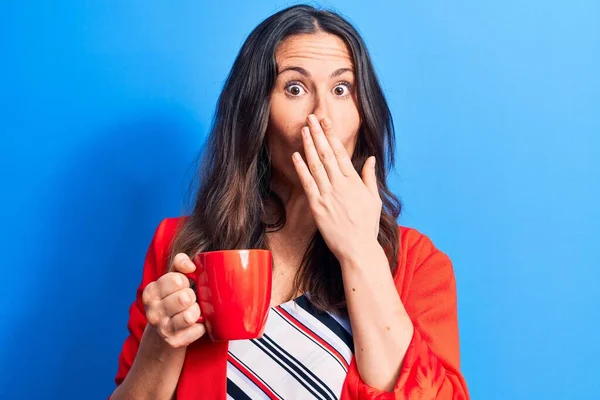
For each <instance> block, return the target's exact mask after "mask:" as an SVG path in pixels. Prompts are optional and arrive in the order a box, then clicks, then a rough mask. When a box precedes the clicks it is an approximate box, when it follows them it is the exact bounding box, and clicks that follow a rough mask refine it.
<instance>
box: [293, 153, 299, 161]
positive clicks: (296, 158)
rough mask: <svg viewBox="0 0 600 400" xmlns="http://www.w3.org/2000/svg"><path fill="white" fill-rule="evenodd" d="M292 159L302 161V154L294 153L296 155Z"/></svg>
mask: <svg viewBox="0 0 600 400" xmlns="http://www.w3.org/2000/svg"><path fill="white" fill-rule="evenodd" d="M292 157H293V158H294V160H296V161H300V154H298V153H294V155H293V156H292Z"/></svg>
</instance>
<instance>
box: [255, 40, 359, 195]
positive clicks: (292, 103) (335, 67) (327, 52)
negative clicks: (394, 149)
mask: <svg viewBox="0 0 600 400" xmlns="http://www.w3.org/2000/svg"><path fill="white" fill-rule="evenodd" d="M275 58H276V61H277V73H278V75H277V81H276V83H275V87H274V89H273V91H272V93H271V112H270V116H269V125H268V128H267V134H266V140H267V146H268V148H269V150H270V153H271V160H272V168H273V170H274V172H275V174H276V175H279V176H281V177H282V178H283V179H285V180H286V181H288V182H290V183H291V184H293V185H299V184H300V182H299V180H298V177H297V174H296V171H295V169H294V165H293V163H292V154H293V153H294V152H295V151H298V152H300V154H302V156H303V157H304V149H303V146H302V136H301V129H302V127H304V126H306V125H307V117H308V116H309V115H310V114H315V115H316V116H317V118H319V120H321V119H322V118H325V117H329V118H330V119H331V121H332V126H333V129H334V131H335V134H336V135H337V137H338V138H339V139H340V140H341V141H342V143H343V144H344V146H345V147H346V150H347V151H348V154H350V156H351V155H352V153H353V151H354V147H355V144H356V138H357V135H358V131H359V127H360V123H361V120H360V116H359V112H358V102H357V96H356V89H355V82H356V81H355V76H354V63H353V59H352V55H351V53H350V51H349V49H348V47H347V46H346V44H345V42H344V41H343V40H342V39H340V38H339V37H337V36H335V35H331V34H327V33H318V34H306V35H296V36H290V37H288V38H286V39H285V40H284V41H282V43H281V44H280V45H279V47H278V48H277V50H276V53H275Z"/></svg>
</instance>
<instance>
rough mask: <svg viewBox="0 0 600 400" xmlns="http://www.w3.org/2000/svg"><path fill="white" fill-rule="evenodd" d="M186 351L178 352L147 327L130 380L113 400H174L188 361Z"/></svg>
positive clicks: (120, 388) (183, 348) (118, 389)
mask: <svg viewBox="0 0 600 400" xmlns="http://www.w3.org/2000/svg"><path fill="white" fill-rule="evenodd" d="M185 351H186V348H185V347H181V348H177V349H174V348H172V347H171V346H169V345H168V344H167V343H166V342H165V341H164V340H163V339H162V338H161V337H160V336H159V335H158V333H157V332H156V331H155V330H154V328H152V327H151V326H150V325H148V326H146V329H145V330H144V334H143V335H142V339H141V341H140V347H139V349H138V353H137V355H136V357H135V361H134V362H133V365H132V366H131V370H130V371H129V373H128V374H127V377H126V378H125V380H124V381H123V383H121V384H120V385H119V386H118V387H117V389H116V390H115V391H114V392H113V394H112V396H111V398H110V399H111V400H121V399H128V400H131V399H149V398H151V399H165V400H167V399H169V400H170V399H171V398H173V395H174V393H175V388H176V387H177V382H178V380H179V375H180V373H181V369H182V367H183V361H184V359H185Z"/></svg>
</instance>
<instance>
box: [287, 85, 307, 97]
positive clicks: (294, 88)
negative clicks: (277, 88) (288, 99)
mask: <svg viewBox="0 0 600 400" xmlns="http://www.w3.org/2000/svg"><path fill="white" fill-rule="evenodd" d="M285 91H286V93H288V94H289V95H291V96H292V97H298V96H301V95H302V94H303V92H304V88H303V87H302V85H301V84H300V83H299V82H288V83H286V84H285Z"/></svg>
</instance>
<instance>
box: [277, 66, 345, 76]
mask: <svg viewBox="0 0 600 400" xmlns="http://www.w3.org/2000/svg"><path fill="white" fill-rule="evenodd" d="M285 71H296V72H299V73H300V74H302V75H304V76H306V77H307V78H310V72H308V71H307V70H305V69H304V68H302V67H294V66H292V67H285V68H284V69H282V70H281V71H279V73H278V74H277V75H281V74H283V73H284V72H285ZM344 72H352V73H354V69H352V68H339V69H336V70H335V71H333V72H332V73H331V75H329V77H330V78H335V77H336V76H340V75H341V74H343V73H344Z"/></svg>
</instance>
